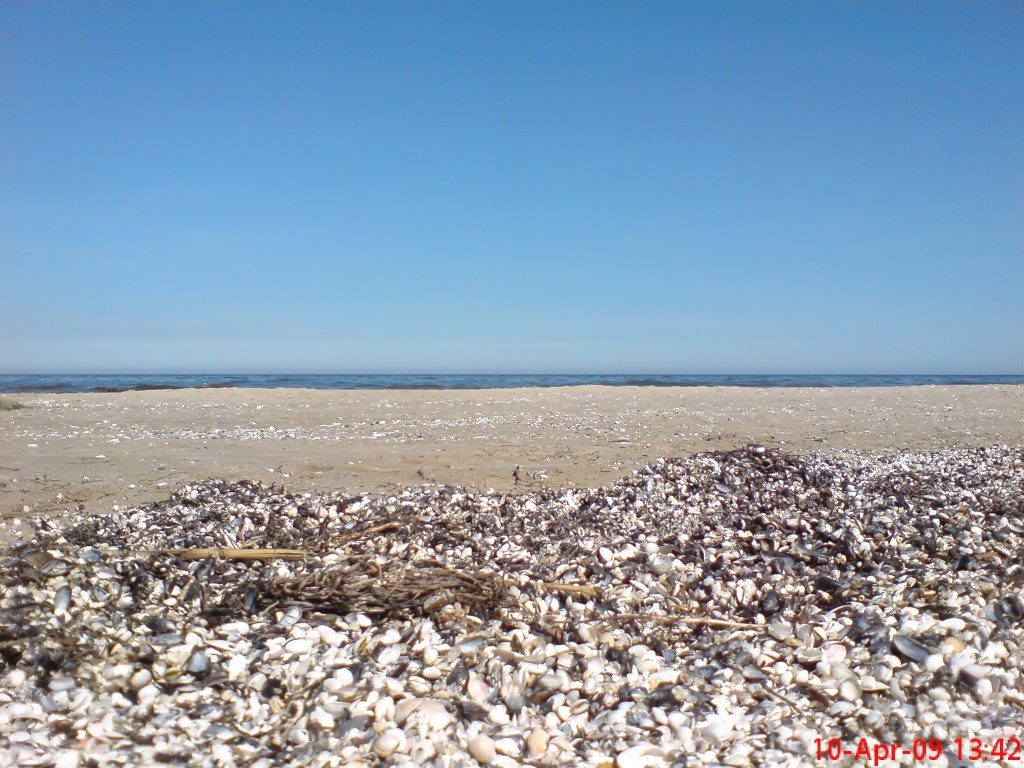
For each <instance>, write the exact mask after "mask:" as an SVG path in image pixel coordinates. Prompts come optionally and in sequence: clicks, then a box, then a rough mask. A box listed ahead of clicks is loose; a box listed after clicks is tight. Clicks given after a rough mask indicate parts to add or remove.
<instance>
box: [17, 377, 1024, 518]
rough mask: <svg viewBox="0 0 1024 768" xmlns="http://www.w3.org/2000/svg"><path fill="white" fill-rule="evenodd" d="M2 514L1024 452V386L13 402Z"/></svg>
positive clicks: (255, 394)
mask: <svg viewBox="0 0 1024 768" xmlns="http://www.w3.org/2000/svg"><path fill="white" fill-rule="evenodd" d="M6 397H7V399H9V400H15V401H17V402H19V403H22V404H23V405H25V406H27V407H26V408H23V409H19V410H10V411H0V515H2V516H3V517H5V518H7V519H8V520H10V519H13V518H15V517H19V516H21V515H22V514H23V513H24V508H25V507H29V508H30V509H31V511H32V512H49V511H56V512H60V511H62V510H64V509H75V508H80V509H84V510H85V511H87V512H101V511H105V510H109V509H110V508H111V507H112V506H113V505H115V504H116V505H120V506H124V505H126V504H137V503H141V502H145V501H152V500H157V499H161V498H166V497H167V495H168V493H169V492H170V491H171V490H172V489H173V488H175V487H176V486H178V485H179V484H181V483H183V482H186V481H189V480H197V479H205V478H209V477H226V478H229V479H239V478H249V479H256V480H262V481H264V482H268V483H270V482H273V483H277V484H282V483H283V484H284V485H286V486H287V487H288V488H289V489H292V490H316V489H325V490H326V489H330V490H347V491H351V492H363V491H371V492H387V491H389V490H393V489H397V488H399V487H402V486H407V485H416V484H422V483H450V484H458V485H466V486H469V487H471V488H475V489H480V490H484V489H487V488H495V489H499V490H506V489H510V488H513V487H515V486H516V484H517V483H516V481H515V475H514V473H515V470H516V467H517V466H518V467H519V471H518V473H517V474H518V477H519V485H520V486H523V487H527V488H535V487H538V486H539V485H551V486H587V487H594V486H597V485H600V484H604V483H607V482H611V481H613V480H615V479H617V478H619V477H621V476H622V475H624V474H627V473H628V472H629V471H630V470H632V469H634V468H636V467H639V466H642V465H643V464H645V463H647V462H648V461H650V460H651V459H654V458H657V457H659V456H683V455H687V454H691V453H694V452H698V451H705V450H712V449H726V448H734V447H738V446H742V445H745V444H747V443H750V442H757V443H762V444H765V445H773V446H781V447H785V448H787V449H788V450H795V451H798V452H807V451H838V452H844V451H851V450H856V451H862V450H867V451H892V450H905V449H914V450H917V449H936V448H946V447H973V446H983V445H992V444H1002V443H1005V444H1008V445H1021V444H1024V387H1022V386H1011V385H1007V386H1002V385H992V386H946V387H943V386H923V387H898V388H893V387H885V388H858V389H810V388H772V389H755V388H740V387H679V388H676V387H671V388H668V387H666V388H650V387H643V388H640V387H597V386H583V387H566V388H548V389H497V390H464V391H436V390H431V391H409V390H401V391H398V390H387V391H338V390H330V391H327V390H305V389H218V390H173V391H156V392H123V393H116V394H66V395H53V394H45V395H31V394H29V395H12V396H6Z"/></svg>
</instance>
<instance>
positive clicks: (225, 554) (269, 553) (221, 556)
mask: <svg viewBox="0 0 1024 768" xmlns="http://www.w3.org/2000/svg"><path fill="white" fill-rule="evenodd" d="M152 551H153V552H155V553H162V554H168V555H175V556H177V557H180V558H181V559H182V560H202V559H203V558H206V557H211V558H213V559H214V560H272V559H277V560H305V559H306V552H305V551H304V550H301V549H162V550H152Z"/></svg>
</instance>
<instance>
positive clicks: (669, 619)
mask: <svg viewBox="0 0 1024 768" xmlns="http://www.w3.org/2000/svg"><path fill="white" fill-rule="evenodd" d="M638 619H645V620H647V621H655V622H658V623H660V624H703V625H706V626H709V627H733V628H736V629H767V628H768V625H767V624H756V623H750V622H745V621H729V620H728V619H712V618H710V617H708V616H652V615H651V614H648V613H624V614H622V615H620V616H595V617H594V621H635V620H638Z"/></svg>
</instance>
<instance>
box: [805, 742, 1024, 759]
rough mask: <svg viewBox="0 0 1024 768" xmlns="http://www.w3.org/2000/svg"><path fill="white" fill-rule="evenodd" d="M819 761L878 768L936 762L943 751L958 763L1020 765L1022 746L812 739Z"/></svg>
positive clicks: (1012, 743)
mask: <svg viewBox="0 0 1024 768" xmlns="http://www.w3.org/2000/svg"><path fill="white" fill-rule="evenodd" d="M814 741H815V747H816V751H817V758H818V759H819V760H832V761H835V760H841V759H843V758H844V757H852V758H853V759H854V761H857V760H865V761H866V762H867V763H868V764H870V765H873V766H878V765H880V764H881V763H884V762H886V761H889V760H895V761H899V760H914V761H917V762H923V761H926V760H938V759H939V758H940V757H941V756H942V755H943V753H944V752H946V751H947V750H948V751H949V752H950V753H953V754H956V757H957V759H958V760H1002V761H1006V762H1024V747H1022V745H1021V740H1020V739H1018V738H1006V739H994V740H993V741H992V742H991V743H986V742H984V741H982V740H981V739H960V738H958V739H950V740H949V741H948V742H944V741H942V740H941V739H914V741H913V742H912V743H911V744H909V745H904V744H882V743H880V742H875V741H870V740H869V739H866V738H861V739H857V740H856V741H850V742H844V741H843V740H842V739H815V740H814Z"/></svg>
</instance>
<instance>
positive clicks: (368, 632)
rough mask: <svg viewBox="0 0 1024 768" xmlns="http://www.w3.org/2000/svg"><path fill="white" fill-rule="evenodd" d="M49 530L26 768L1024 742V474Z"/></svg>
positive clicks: (480, 498) (769, 461)
mask: <svg viewBox="0 0 1024 768" xmlns="http://www.w3.org/2000/svg"><path fill="white" fill-rule="evenodd" d="M32 522H33V526H34V527H35V530H36V534H37V535H36V537H35V539H34V540H32V541H31V542H30V543H21V544H16V545H15V546H13V547H12V548H11V549H9V550H8V551H6V552H4V553H3V554H2V556H0V721H3V722H6V723H10V727H7V728H5V729H0V765H7V764H11V765H40V766H42V765H52V764H54V763H55V762H56V763H57V764H60V765H72V764H76V765H77V764H87V763H88V761H94V762H95V763H98V764H104V763H117V764H124V765H134V764H155V763H168V762H170V763H177V764H181V765H204V764H211V763H215V764H219V765H225V766H228V765H236V766H258V767H259V768H264V767H267V766H276V765H296V766H298V765H303V766H304V765H358V764H364V765H376V764H389V765H414V764H415V765H424V764H437V765H445V766H449V765H451V766H454V765H477V764H490V765H496V766H506V767H507V768H510V767H511V766H513V765H519V764H522V763H531V764H536V765H577V764H590V765H605V766H613V765H617V766H632V765H646V766H661V765H665V766H668V765H672V764H673V763H679V762H682V761H685V762H686V764H691V765H700V764H726V765H736V766H742V765H759V764H773V765H776V764H777V765H792V766H796V765H806V764H808V763H810V762H812V761H813V759H814V757H813V756H814V754H815V751H814V750H815V740H816V739H822V740H827V739H829V738H833V737H834V738H840V737H843V735H844V734H852V733H856V734H858V735H859V736H864V737H866V738H869V739H875V740H877V741H878V742H881V743H885V744H894V743H896V744H910V743H913V741H914V740H915V739H919V738H923V739H939V740H941V741H943V742H944V743H947V744H948V743H952V740H953V739H956V738H964V739H970V738H977V739H981V740H983V741H984V743H986V744H990V743H993V742H994V740H995V739H997V738H1006V737H1007V735H1008V733H1009V731H1010V730H1013V729H1015V728H1019V724H1020V723H1021V722H1024V708H1022V707H1024V677H1022V675H1024V673H1022V670H1024V596H1022V590H1024V562H1022V561H1021V559H1020V552H1021V551H1024V449H1021V448H1007V447H992V448H987V449H972V450H962V451H958V450H946V451H940V452H933V453H896V454H890V455H884V456H879V455H871V454H861V455H852V454H851V455H846V456H845V457H844V458H839V457H836V456H831V455H827V454H819V455H810V456H804V457H797V456H793V455H789V454H786V453H782V452H779V451H775V450H770V449H765V448H763V447H760V446H750V447H748V448H746V449H743V450H737V451H731V452H724V453H722V452H715V453H706V454H700V455H697V456H693V457H690V458H686V459H674V460H658V461H656V462H654V463H652V464H651V465H649V466H647V467H644V468H642V469H640V470H637V471H635V472H633V473H632V474H630V475H629V476H628V477H625V478H623V479H622V480H621V481H619V482H617V483H614V484H612V485H610V486H608V487H606V488H602V489H596V490H582V489H581V490H573V489H537V490H531V491H530V492H527V493H516V494H500V493H473V492H469V491H467V490H465V489H461V488H456V487H449V486H436V485H435V486H423V487H416V488H408V489H405V490H403V491H401V492H400V493H395V494H392V495H389V496H386V497H383V498H377V497H372V496H368V495H363V496H349V495H345V494H341V493H336V494H325V495H320V496H316V495H310V494H290V493H287V492H286V491H285V490H284V489H283V488H280V487H276V486H266V485H263V484H261V483H257V482H248V481H243V482H235V483H229V482H227V481H224V480H211V481H207V482H202V483H194V484H190V485H186V486H183V487H182V488H180V489H179V490H178V491H176V492H175V493H174V494H173V495H172V496H171V497H170V498H169V499H168V500H166V501H165V502H162V503H158V504H153V505H147V506H143V507H138V508H133V509H128V510H119V511H115V512H113V513H112V514H110V515H106V516H102V517H88V518H87V517H84V516H82V515H76V516H74V517H72V518H71V519H70V520H68V521H58V520H54V519H47V518H39V519H36V520H33V521H32ZM233 551H234V552H236V553H238V552H240V553H249V554H248V555H246V556H243V557H231V556H228V554H227V553H230V552H233ZM268 552H277V553H281V552H288V553H293V554H296V555H304V557H296V558H295V559H287V558H281V557H276V556H275V557H270V556H266V553H268ZM199 553H202V554H199ZM217 553H220V556H218V555H217ZM255 553H262V555H261V556H259V557H257V556H256V554H255ZM193 558H194V559H193ZM1018 735H1019V734H1018ZM940 762H941V761H940ZM936 764H938V763H936Z"/></svg>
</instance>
